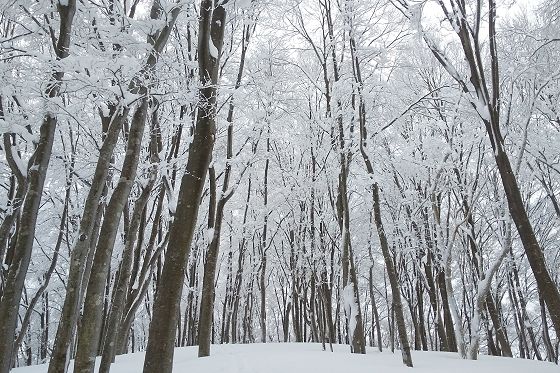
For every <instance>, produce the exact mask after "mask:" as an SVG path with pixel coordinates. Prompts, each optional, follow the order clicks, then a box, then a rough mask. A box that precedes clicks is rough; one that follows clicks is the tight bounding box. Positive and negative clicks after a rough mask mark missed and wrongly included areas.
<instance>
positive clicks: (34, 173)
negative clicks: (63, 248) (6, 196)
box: [0, 0, 76, 373]
mask: <svg viewBox="0 0 560 373" xmlns="http://www.w3.org/2000/svg"><path fill="white" fill-rule="evenodd" d="M57 11H58V14H59V16H60V32H59V36H58V41H57V43H56V46H55V54H56V58H57V59H58V60H61V59H64V58H66V57H68V56H69V47H70V36H71V33H72V22H73V21H74V14H75V13H76V0H68V1H67V2H66V4H65V5H63V3H61V2H59V3H57ZM63 77H64V72H63V71H56V72H54V73H53V75H52V77H51V79H50V82H49V84H48V87H47V91H46V93H47V95H48V96H49V98H51V99H52V98H55V97H58V96H59V95H60V89H61V83H62V78H63ZM56 125H57V117H56V115H55V114H53V113H51V112H48V113H47V114H46V115H45V117H44V119H43V122H42V124H41V128H40V134H39V142H38V144H37V148H36V149H35V151H34V152H33V155H32V156H31V159H30V162H29V166H28V170H27V189H26V191H25V197H24V202H23V205H22V207H21V215H20V223H19V229H18V231H17V236H16V244H15V250H14V257H13V259H12V263H11V265H10V268H9V270H8V275H7V278H6V282H5V291H4V294H3V297H2V301H1V302H0V320H2V322H1V323H0V336H2V338H0V373H7V372H8V371H9V370H10V368H11V367H12V358H13V357H12V350H13V342H14V335H15V331H16V327H17V320H18V314H19V302H20V299H21V294H22V291H23V285H24V282H25V277H26V275H27V269H28V268H29V263H30V261H31V252H32V250H33V241H34V239H35V228H36V223H37V215H38V213H39V206H40V202H41V196H42V194H43V186H44V184H45V179H46V175H47V169H48V167H49V161H50V158H51V153H52V147H53V143H54V135H55V131H56Z"/></svg>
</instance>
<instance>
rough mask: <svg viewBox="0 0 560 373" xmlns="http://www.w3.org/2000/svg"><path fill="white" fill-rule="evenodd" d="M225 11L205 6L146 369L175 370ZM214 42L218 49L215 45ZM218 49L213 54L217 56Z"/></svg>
mask: <svg viewBox="0 0 560 373" xmlns="http://www.w3.org/2000/svg"><path fill="white" fill-rule="evenodd" d="M225 18H226V11H225V9H224V8H223V7H222V6H217V7H216V8H215V9H213V1H211V0H202V1H201V5H200V20H199V41H198V56H199V57H198V64H199V79H200V83H201V88H200V91H199V95H200V98H199V106H198V115H197V121H196V126H195V130H194V136H193V139H192V143H191V145H190V147H189V156H188V161H187V168H186V171H185V174H184V175H183V177H182V180H181V186H180V189H179V196H178V200H177V209H176V214H175V218H174V221H173V223H172V225H171V228H170V236H169V247H168V250H167V252H166V255H165V262H164V265H163V269H162V272H161V282H160V283H162V284H165V286H160V287H159V288H158V290H157V294H156V299H155V302H154V311H153V316H152V321H151V323H150V332H149V338H148V346H147V349H146V358H145V361H144V370H143V371H144V373H171V371H172V369H173V352H174V347H175V346H174V341H175V333H176V325H177V318H178V317H179V310H180V307H179V306H180V301H181V293H182V287H183V277H184V273H185V267H186V264H187V258H188V255H189V251H190V245H191V241H192V236H193V232H194V230H195V226H196V220H197V215H198V208H199V203H200V197H201V196H202V189H203V187H204V181H205V179H206V174H207V172H208V166H209V165H210V160H211V158H212V149H213V147H214V140H215V133H216V123H215V117H216V84H217V82H218V67H219V55H220V51H221V48H222V45H223V35H224V27H225V21H226V20H225ZM210 43H212V44H213V45H214V47H215V48H216V49H215V50H210ZM212 54H213V55H212Z"/></svg>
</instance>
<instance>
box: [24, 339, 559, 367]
mask: <svg viewBox="0 0 560 373" xmlns="http://www.w3.org/2000/svg"><path fill="white" fill-rule="evenodd" d="M327 349H328V347H327ZM412 357H413V359H414V368H412V369H411V368H407V367H405V366H404V365H402V362H401V357H400V353H398V352H397V353H395V354H392V353H391V352H382V353H380V352H379V351H377V350H376V349H368V351H367V354H366V355H354V354H351V353H350V352H349V347H348V346H334V353H331V352H330V351H327V352H325V351H322V350H321V345H320V344H310V343H269V344H250V345H219V346H212V356H210V357H206V358H198V357H197V349H196V347H185V348H178V349H176V350H175V369H174V372H176V373H400V372H407V373H502V372H503V373H558V372H560V368H559V367H558V366H557V365H554V364H551V363H546V362H539V361H533V360H522V359H508V358H499V357H489V356H480V360H478V361H469V360H461V359H459V357H458V356H457V354H453V353H446V352H418V351H415V352H413V355H412ZM143 361H144V354H143V353H135V354H129V355H124V356H119V357H117V361H116V363H115V365H114V366H113V368H112V369H111V372H112V373H141V372H142V364H143ZM46 371H47V366H46V365H38V366H33V367H26V368H18V369H15V370H14V371H13V372H14V373H46ZM70 371H71V370H70Z"/></svg>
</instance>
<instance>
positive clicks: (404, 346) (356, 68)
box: [350, 35, 412, 367]
mask: <svg viewBox="0 0 560 373" xmlns="http://www.w3.org/2000/svg"><path fill="white" fill-rule="evenodd" d="M350 52H351V56H352V66H353V73H354V79H355V81H356V83H357V85H358V89H357V98H358V122H359V129H360V147H359V148H360V153H361V154H362V158H363V159H364V163H365V166H366V170H367V173H368V174H369V176H370V177H371V178H372V180H373V177H374V169H373V164H372V162H371V160H370V159H369V156H368V154H367V151H366V146H367V131H366V107H365V103H364V100H363V98H362V91H361V87H362V84H363V83H362V75H361V70H360V60H359V58H358V56H357V48H356V42H355V40H354V37H353V35H351V37H350ZM372 197H373V220H374V222H375V227H376V228H377V234H378V236H379V243H380V245H381V251H382V253H383V259H384V260H385V266H386V268H387V275H388V277H389V284H390V286H391V293H392V300H393V312H394V315H395V319H396V322H397V331H398V334H399V341H400V343H401V353H402V359H403V363H404V364H405V365H406V366H409V367H412V355H411V353H410V344H409V342H408V338H407V334H406V324H405V320H404V312H403V306H402V300H401V293H400V289H399V283H398V275H397V270H396V268H395V264H394V262H393V258H392V256H391V252H390V250H389V244H388V242H387V236H386V235H385V229H384V227H383V221H382V219H381V202H380V199H379V186H378V185H377V183H376V182H373V183H372Z"/></svg>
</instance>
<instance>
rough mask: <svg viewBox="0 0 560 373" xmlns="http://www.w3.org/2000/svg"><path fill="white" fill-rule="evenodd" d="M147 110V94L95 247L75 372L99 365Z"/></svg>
mask: <svg viewBox="0 0 560 373" xmlns="http://www.w3.org/2000/svg"><path fill="white" fill-rule="evenodd" d="M147 111H148V99H147V98H144V99H143V100H142V101H141V103H140V105H139V107H138V108H137V109H136V111H135V113H134V116H133V119H132V125H131V128H130V133H129V136H128V144H127V149H126V156H125V159H124V163H123V166H122V171H121V175H120V178H119V182H118V184H117V186H116V187H115V190H114V192H113V194H112V195H111V199H110V200H109V203H108V205H107V208H106V210H105V218H104V220H103V224H102V225H101V231H100V237H102V238H103V239H100V240H99V242H98V244H97V249H96V250H95V257H94V260H93V266H92V269H91V273H92V274H91V276H90V277H89V281H88V286H87V294H86V297H85V301H84V311H83V315H82V319H81V320H82V322H81V326H80V329H79V330H78V348H77V351H76V360H75V362H74V372H76V373H78V372H79V373H91V372H93V370H94V367H95V356H96V355H97V351H98V346H99V338H100V335H101V330H102V325H101V324H102V319H103V298H104V292H105V284H106V281H107V274H108V271H109V265H110V262H111V255H112V253H113V246H114V243H115V239H116V236H117V231H118V228H119V222H120V220H121V216H122V212H123V209H124V205H125V203H126V201H127V200H128V196H129V194H130V191H131V190H132V186H133V183H134V179H135V178H136V169H137V166H138V160H139V157H140V150H141V145H142V135H143V133H144V125H145V123H146V115H147Z"/></svg>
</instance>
